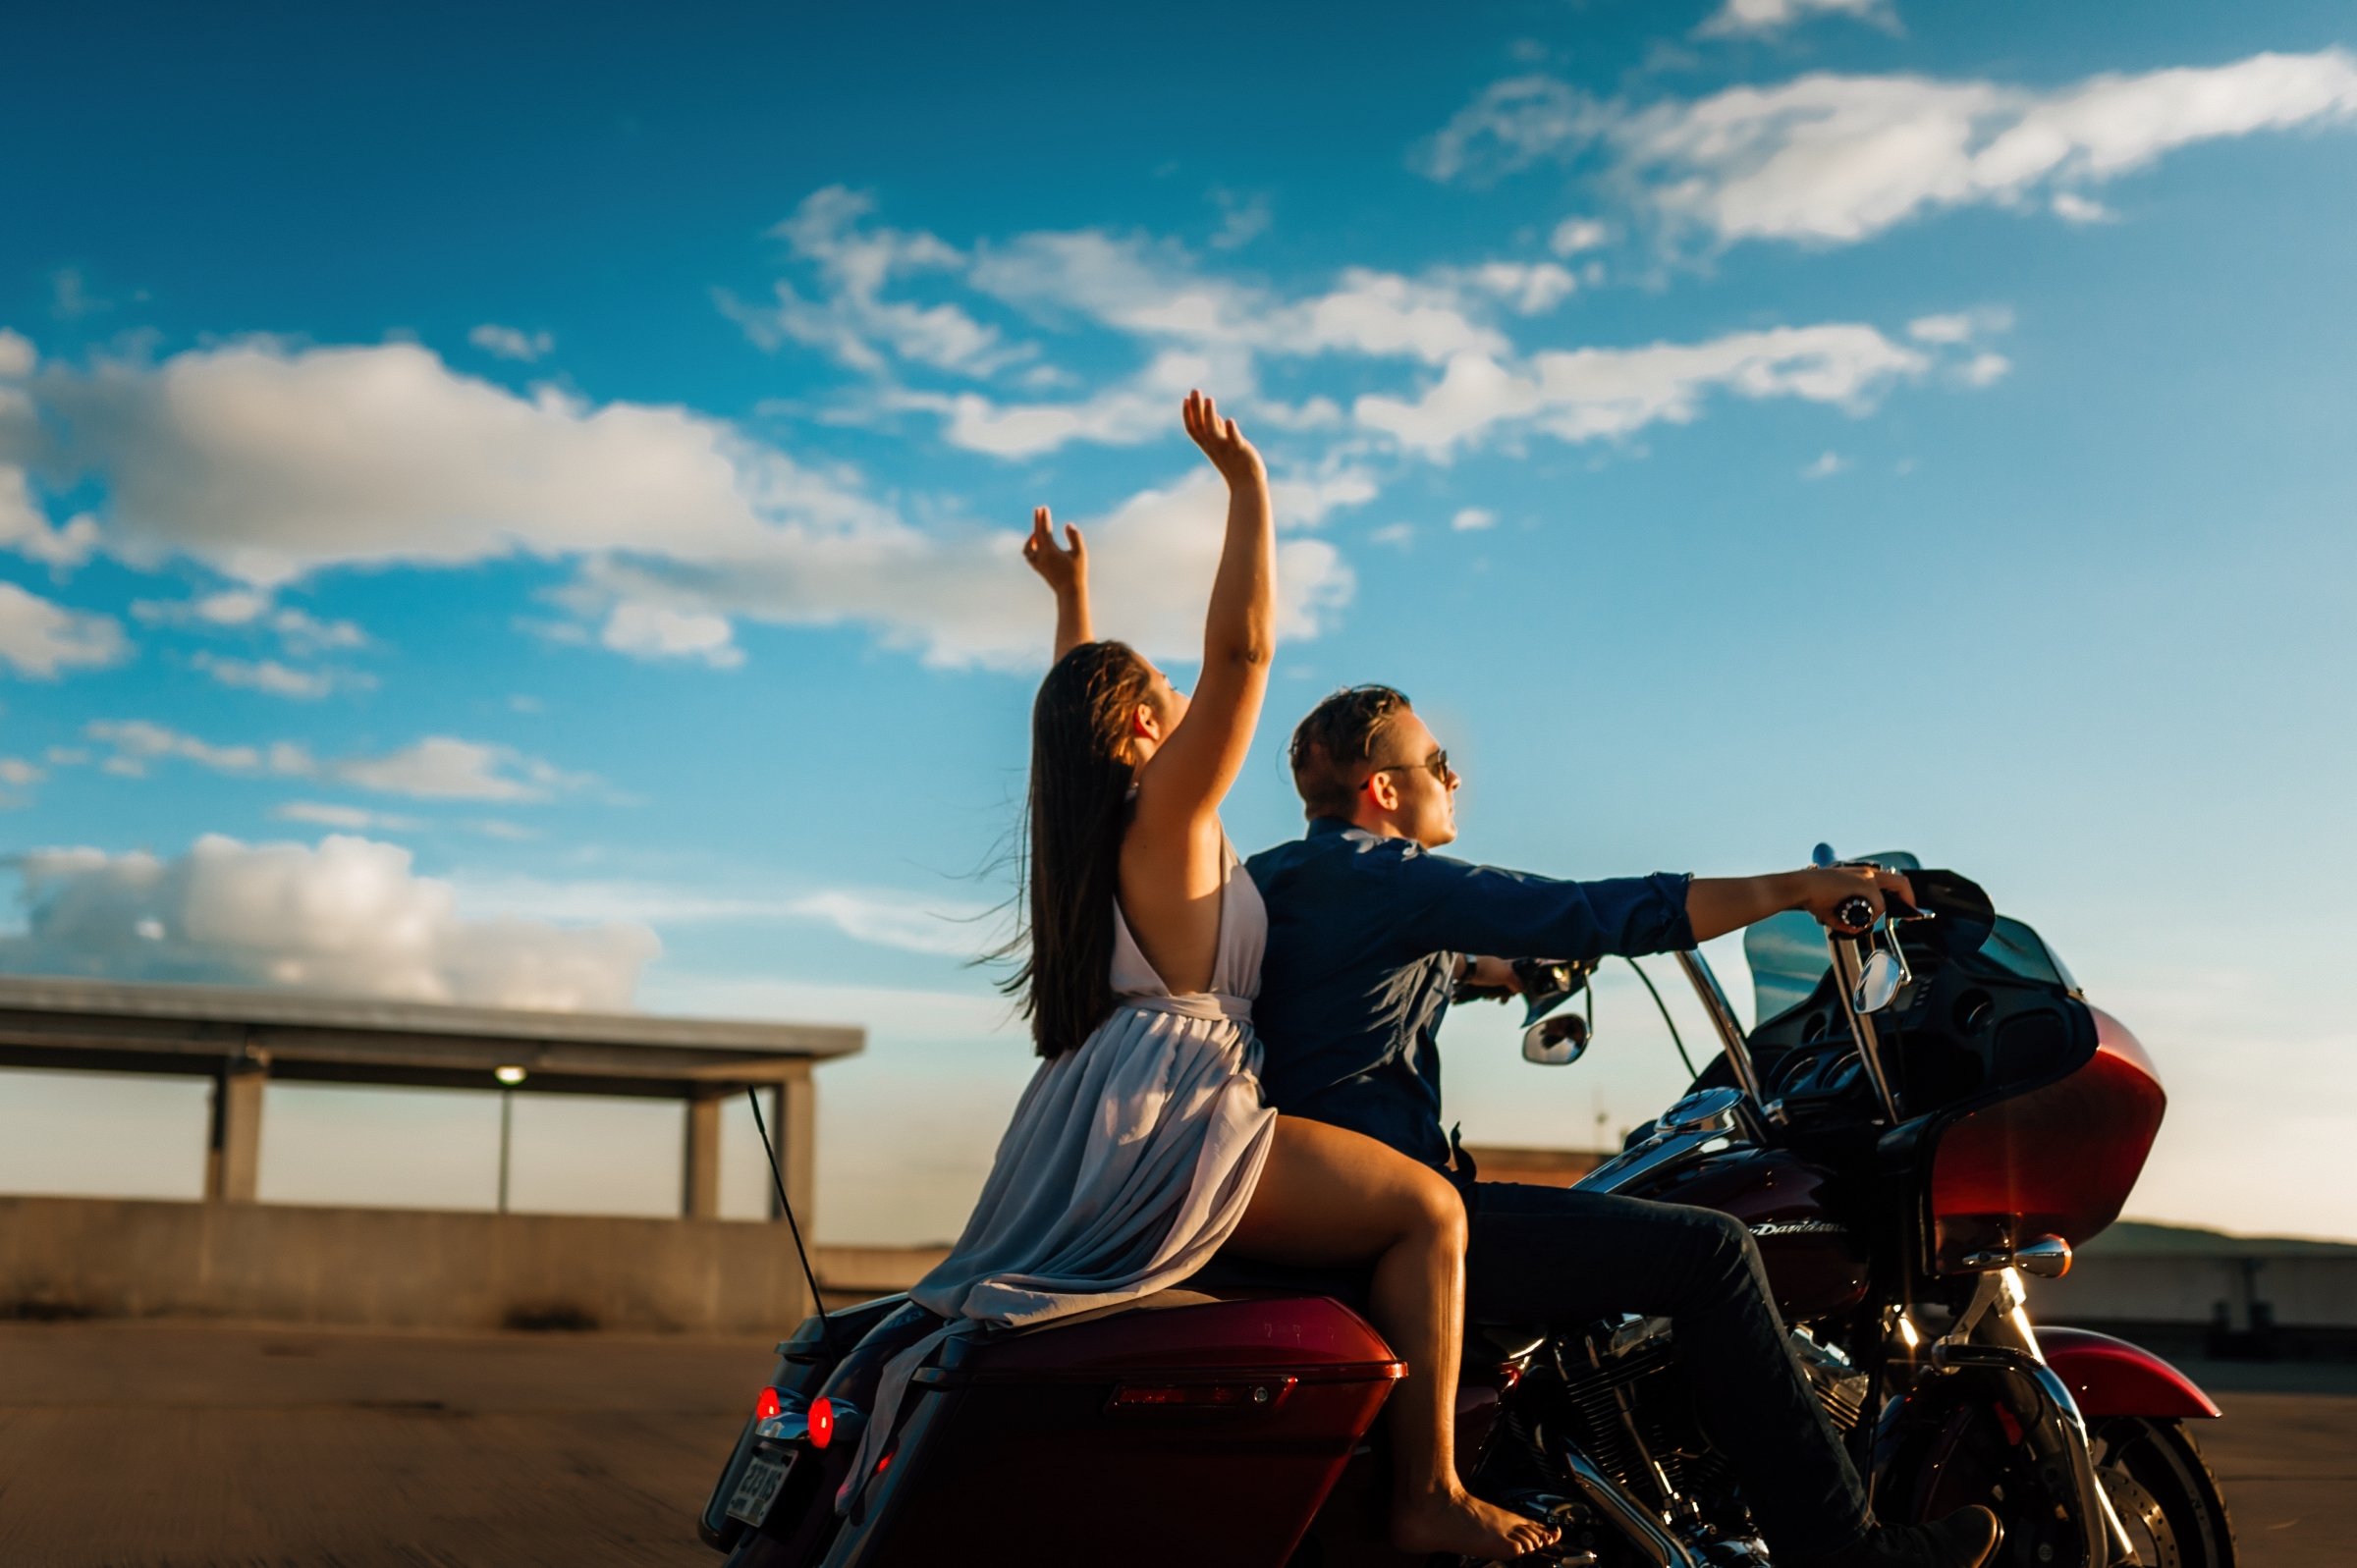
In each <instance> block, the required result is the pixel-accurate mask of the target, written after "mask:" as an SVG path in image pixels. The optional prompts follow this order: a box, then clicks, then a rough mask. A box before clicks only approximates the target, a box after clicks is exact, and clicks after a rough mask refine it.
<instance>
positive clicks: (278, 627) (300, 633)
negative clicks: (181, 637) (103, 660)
mask: <svg viewBox="0 0 2357 1568" xmlns="http://www.w3.org/2000/svg"><path fill="white" fill-rule="evenodd" d="M131 613H132V616H133V618H134V619H135V620H137V622H139V623H140V624H141V625H147V626H173V627H181V628H186V629H192V630H196V631H207V632H223V631H232V632H234V631H267V632H270V633H272V634H274V635H276V636H277V638H278V640H279V644H280V646H281V647H282V648H284V649H285V651H286V652H287V653H288V654H290V655H292V656H294V657H297V658H309V657H311V656H313V655H315V654H321V653H330V652H337V651H343V650H349V649H354V648H364V647H366V646H368V634H367V633H366V632H364V631H362V630H361V629H360V628H359V627H358V626H357V625H356V624H354V623H353V622H349V621H322V620H320V619H319V618H318V617H317V616H314V615H312V614H311V613H310V612H309V611H307V610H297V609H294V608H292V607H282V606H279V605H276V604H274V603H273V602H272V600H271V597H270V595H269V594H267V593H263V592H259V591H257V590H255V589H252V588H223V589H220V590H218V591H216V592H213V593H208V594H204V595H202V596H200V597H198V598H194V599H140V600H137V601H136V602H134V603H133V605H132V607H131ZM202 657H205V656H202V655H200V656H199V658H202Z"/></svg>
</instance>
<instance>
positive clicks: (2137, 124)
mask: <svg viewBox="0 0 2357 1568" xmlns="http://www.w3.org/2000/svg"><path fill="white" fill-rule="evenodd" d="M1754 9H1756V10H1758V11H1759V12H1760V14H1762V15H1765V14H1766V13H1767V11H1769V10H1770V9H1775V10H1777V11H1778V12H1779V14H1783V13H1785V12H1788V11H1790V10H1791V7H1790V5H1789V4H1788V0H1760V4H1758V5H1757V6H1756V7H1755V8H1754ZM1820 9H1822V8H1820ZM2353 118H2357V56H2352V55H2351V54H2350V53H2349V52H2348V51H2346V50H2343V49H2337V48H2335V49H2326V50H2322V51H2319V52H2317V53H2314V54H2259V55H2253V56H2251V57H2249V58H2247V59H2244V60H2239V61H2235V62H2233V63H2231V64H2228V65H2221V66H2207V67H2178V68H2172V69H2168V70H2162V71H2150V72H2144V73H2141V74H2135V75H2125V74H2107V75H2102V76H2095V77H2089V78H2087V79H2085V80H2084V81H2079V82H2077V83H2074V84H2072V85H2069V86H2065V87H2060V88H2054V89H2045V90H2041V89H2034V88H2027V87H2019V86H2012V85H2007V84H2004V83H2001V82H1996V81H1976V80H1941V79H1939V78H1933V77H1919V76H1837V75H1832V74H1826V73H1818V74H1813V75H1809V76H1804V77H1799V78H1796V79H1794V80H1793V81H1787V82H1783V83H1781V84H1778V85H1773V86H1748V85H1746V86H1736V87H1728V88H1727V89H1725V90H1723V91H1720V92H1716V93H1713V94H1711V95H1709V96H1707V97H1702V98H1697V99H1691V100H1678V99H1670V100H1664V101H1659V102H1654V103H1649V104H1628V103H1621V102H1612V101H1607V100H1603V99H1598V98H1595V97H1592V96H1590V95H1588V94H1586V93H1583V92H1581V91H1579V90H1578V89H1577V88H1574V87H1572V86H1570V85H1569V84H1568V83H1566V82H1563V81H1558V80H1556V79H1554V78H1551V77H1544V76H1525V77H1516V78H1513V79H1510V80H1508V81H1500V82H1497V83H1495V84H1494V85H1492V86H1490V87H1489V88H1487V89H1485V90H1484V91H1483V92H1482V93H1481V94H1480V95H1478V96H1477V97H1476V98H1475V99H1474V100H1473V101H1472V102H1471V103H1469V104H1468V105H1466V107H1465V108H1464V109H1462V110H1460V111H1459V112H1458V113H1457V114H1456V116H1455V117H1454V118H1453V119H1452V120H1451V121H1450V122H1449V123H1448V124H1447V125H1446V126H1444V127H1443V128H1442V129H1441V130H1440V131H1439V132H1438V133H1436V134H1435V135H1433V136H1432V137H1431V138H1430V139H1429V140H1428V141H1427V142H1426V143H1425V144H1424V146H1423V147H1422V148H1421V149H1420V151H1419V154H1418V162H1419V164H1420V166H1421V167H1422V168H1423V169H1424V170H1425V172H1426V173H1428V174H1430V175H1431V176H1432V177H1433V178H1435V179H1439V180H1465V179H1480V178H1496V177H1498V176H1500V175H1503V174H1506V173H1510V172H1511V171H1513V170H1515V169H1517V168H1520V167H1523V166H1525V165H1527V164H1530V163H1533V162H1536V161H1538V160H1540V159H1544V158H1553V157H1558V156H1564V157H1568V156H1574V155H1586V154H1591V153H1595V152H1599V151H1601V152H1602V154H1603V155H1604V157H1605V159H1606V162H1607V164H1608V165H1609V168H1610V174H1609V175H1608V177H1607V180H1606V182H1605V185H1606V189H1610V190H1616V191H1618V192H1619V193H1620V194H1621V195H1622V197H1623V198H1624V199H1625V200H1627V201H1628V202H1629V203H1630V204H1631V205H1632V206H1633V207H1635V208H1636V209H1637V210H1638V211H1640V212H1641V213H1644V214H1646V215H1648V216H1649V217H1650V218H1651V219H1652V220H1653V221H1654V222H1655V223H1657V224H1658V225H1660V226H1661V227H1663V228H1664V230H1665V231H1666V232H1667V233H1670V234H1672V235H1674V234H1676V233H1678V232H1682V231H1689V230H1693V231H1699V232H1701V233H1702V234H1704V235H1705V236H1707V237H1708V238H1709V239H1711V240H1712V241H1715V242H1716V243H1722V244H1724V243H1733V242H1736V241H1742V240H1780V241H1796V242H1808V243H1848V242H1854V241H1858V240H1863V239H1866V238H1868V237H1870V236H1873V235H1877V234H1880V233H1882V232H1883V231H1885V230H1887V229H1890V228H1891V227H1893V226H1894V225H1897V224H1900V223H1903V222H1906V221H1908V220H1909V219H1912V218H1917V217H1920V216H1922V215H1924V214H1926V213H1929V212H1933V211H1936V210H1939V209H1942V208H1949V207H1961V206H1971V205H1997V206H2006V207H2022V208H2026V207H2028V206H2029V205H2030V204H2031V203H2032V202H2033V201H2040V200H2042V201H2044V202H2045V203H2046V204H2047V205H2048V206H2050V207H2052V208H2054V210H2056V211H2057V212H2059V213H2060V214H2061V215H2062V216H2064V217H2067V218H2071V219H2074V220H2077V221H2086V220H2087V219H2089V218H2091V217H2094V216H2097V215H2099V214H2100V213H2101V212H2102V210H2103V209H2102V208H2101V207H2100V206H2099V205H2098V204H2097V203H2096V202H2095V200H2094V198H2093V197H2092V196H2091V195H2090V194H2089V192H2090V190H2091V189H2092V188H2094V187H2097V186H2100V185H2102V184H2104V183H2106V182H2108V181H2110V180H2113V179H2116V178H2117V177H2119V176H2121V175H2123V174H2127V173H2129V172H2131V171H2134V170H2137V169H2142V168H2144V167H2146V166H2148V165H2150V164H2152V163H2153V162H2155V161H2156V160H2158V159H2159V158H2161V157H2162V156H2164V155H2165V154H2166V153H2168V152H2170V151H2172V150H2174V149H2176V148H2178V147H2183V146H2188V145H2191V144H2193V143H2195V142H2200V141H2208V140H2217V139H2220V138H2225V137H2233V136H2242V135H2252V134H2255V133H2258V132H2262V131H2285V130H2291V129H2295V128H2299V127H2303V126H2307V127H2322V126H2330V125H2342V124H2347V123H2349V122H2350V121H2351V120H2352V119H2353Z"/></svg>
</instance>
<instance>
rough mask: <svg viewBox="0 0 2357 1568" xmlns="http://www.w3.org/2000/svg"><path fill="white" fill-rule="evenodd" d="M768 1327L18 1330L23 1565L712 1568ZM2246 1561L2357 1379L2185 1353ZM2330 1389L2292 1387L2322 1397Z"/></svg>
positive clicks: (2322, 1458)
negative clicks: (686, 1333)
mask: <svg viewBox="0 0 2357 1568" xmlns="http://www.w3.org/2000/svg"><path fill="white" fill-rule="evenodd" d="M769 1364H770V1350H769V1345H768V1344H767V1343H766V1342H765V1341H760V1340H723V1341H713V1340H701V1341H697V1340H682V1339H659V1338H635V1337H624V1336H619V1335H589V1336H583V1337H570V1336H540V1335H516V1334H510V1335H478V1336H468V1337H459V1336H430V1337H429V1336H423V1335H405V1336H394V1335H384V1334H364V1333H347V1332H333V1331H322V1330H318V1329H272V1328H236V1327H214V1326H193V1325H186V1324H163V1323H82V1324H53V1325H36V1324H0V1564H8V1565H10V1568H540V1565H548V1568H592V1565H595V1568H606V1565H611V1568H640V1565H644V1568H697V1565H702V1568H715V1565H717V1563H718V1561H719V1559H718V1558H717V1557H715V1556H714V1555H713V1554H712V1553H711V1552H709V1551H707V1550H705V1549H704V1548H703V1547H702V1546H701V1545H699V1544H697V1542H696V1541H695V1539H694V1527H693V1524H692V1521H691V1515H692V1513H693V1511H694V1510H695V1509H696V1508H697V1507H698V1506H700V1505H701V1503H702V1502H703V1499H704V1496H705V1493H706V1491H707V1489H708V1488H709V1487H710V1486H711V1484H712V1480H713V1477H714V1476H715V1475H716V1474H717V1473H718V1470H719V1466H720V1463H721V1461H722V1459H723V1458H724V1457H725V1456H726V1454H727V1451H728V1447H729V1444H730V1443H731V1442H732V1441H733V1440H734V1439H735V1437H736V1433H737V1426H738V1422H739V1421H740V1417H741V1414H742V1413H743V1412H744V1411H745V1410H746V1409H747V1408H748V1407H749V1404H750V1401H751V1397H752V1393H753V1390H754V1389H755V1387H756V1386H757V1385H758V1383H759V1381H760V1379H761V1378H762V1377H763V1375H765V1374H766V1373H767V1372H768V1370H769ZM2187 1370H2188V1371H2189V1372H2192V1373H2194V1374H2195V1376H2196V1377H2197V1378H2200V1379H2205V1380H2206V1381H2208V1382H2209V1383H2210V1385H2211V1386H2212V1388H2213V1392H2214V1393H2216V1394H2217V1396H2218V1399H2219V1402H2220V1405H2222V1406H2223V1407H2224V1408H2225V1411H2226V1416H2227V1419H2226V1420H2225V1421H2222V1422H2220V1423H2218V1424H2217V1425H2215V1426H2211V1427H2207V1428H2205V1429H2204V1430H2203V1431H2202V1433H2201V1439H2202V1441H2203V1445H2204V1448H2205V1451H2206V1452H2207V1453H2208V1455H2209V1457H2210V1461H2211V1463H2212V1465H2213V1466H2214V1467H2215V1468H2216V1469H2217V1471H2218V1473H2219V1475H2220V1480H2221V1481H2222V1482H2223V1484H2224V1487H2225V1491H2226V1498H2227V1502H2228V1506H2229V1507H2230V1508H2231V1510H2232V1512H2233V1517H2234V1523H2235V1527H2236V1534H2237V1536H2238V1537H2239V1538H2240V1541H2241V1543H2242V1547H2243V1553H2242V1561H2243V1562H2244V1563H2245V1564H2246V1565H2248V1568H2324V1565H2327V1564H2331V1565H2335V1568H2337V1565H2339V1564H2343V1563H2346V1562H2347V1561H2349V1560H2350V1558H2349V1546H2348V1541H2350V1540H2351V1539H2353V1538H2357V1369H2346V1368H2333V1369H2322V1370H2320V1369H2314V1368H2283V1367H2278V1368H2257V1369H2244V1368H2217V1367H2188V1368H2187ZM2320 1385H2321V1386H2323V1387H2325V1388H2328V1389H2330V1390H2331V1391H2324V1392H2309V1391H2295V1390H2300V1389H2305V1388H2309V1387H2315V1386H2320Z"/></svg>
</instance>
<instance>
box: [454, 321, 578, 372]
mask: <svg viewBox="0 0 2357 1568" xmlns="http://www.w3.org/2000/svg"><path fill="white" fill-rule="evenodd" d="M466 341H467V342H468V343H471V344H473V345H474V346H475V347H476V348H477V349H480V350H482V351H483V352H485V353H487V354H491V355H494V356H495V357H497V358H501V359H515V360H519V361H521V363H524V364H530V363H532V362H533V361H534V360H536V359H543V358H546V357H547V356H548V354H549V352H550V351H552V350H554V349H555V348H556V346H557V340H556V339H555V338H554V337H553V336H551V335H550V334H548V333H546V332H526V331H524V330H523V329H522V328H521V327H503V326H500V325H498V324H497V323H496V322H489V321H486V322H484V323H483V324H482V325H481V326H479V327H477V328H475V329H474V330H473V331H472V332H469V333H468V334H466Z"/></svg>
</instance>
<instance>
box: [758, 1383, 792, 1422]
mask: <svg viewBox="0 0 2357 1568" xmlns="http://www.w3.org/2000/svg"><path fill="white" fill-rule="evenodd" d="M785 1408H786V1406H785V1404H784V1403H783V1402H782V1401H781V1400H780V1399H779V1398H778V1391H777V1390H776V1389H775V1388H764V1389H762V1390H761V1392H760V1394H759V1396H758V1397H756V1398H755V1399H754V1400H753V1419H754V1420H755V1421H773V1420H775V1419H776V1418H777V1415H778V1412H780V1411H781V1410H784V1409H785Z"/></svg>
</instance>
